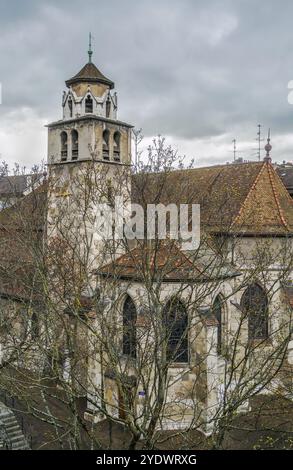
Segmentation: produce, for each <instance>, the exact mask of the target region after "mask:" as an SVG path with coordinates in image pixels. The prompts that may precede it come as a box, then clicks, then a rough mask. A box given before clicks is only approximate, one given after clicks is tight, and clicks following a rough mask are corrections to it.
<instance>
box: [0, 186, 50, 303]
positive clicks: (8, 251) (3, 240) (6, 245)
mask: <svg viewBox="0 0 293 470" xmlns="http://www.w3.org/2000/svg"><path fill="white" fill-rule="evenodd" d="M46 199H47V187H46V185H42V186H40V187H38V188H37V189H36V190H35V191H34V192H32V193H30V194H29V195H27V196H25V197H24V198H22V199H20V200H18V201H17V203H16V204H15V205H14V206H12V207H10V208H8V209H4V210H2V211H1V212H0V295H2V296H10V297H14V298H18V299H23V300H25V299H26V300H28V299H32V298H33V297H34V298H36V296H37V295H38V294H39V293H40V290H39V289H38V288H37V282H38V281H37V275H38V273H39V271H38V266H37V264H38V263H36V259H37V258H38V257H41V256H42V243H43V228H44V223H45V220H46Z"/></svg>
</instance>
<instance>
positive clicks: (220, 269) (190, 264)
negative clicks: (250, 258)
mask: <svg viewBox="0 0 293 470" xmlns="http://www.w3.org/2000/svg"><path fill="white" fill-rule="evenodd" d="M193 255H194V254H193V253H190V254H187V253H183V251H182V250H181V249H180V248H179V247H178V246H177V243H176V242H174V241H171V240H170V241H165V240H164V241H160V242H157V243H156V244H154V243H153V244H148V245H144V246H142V245H140V246H137V247H136V248H134V249H133V250H131V251H130V252H128V253H126V254H124V255H122V256H120V257H119V258H117V259H116V260H114V261H113V262H111V263H109V264H107V265H105V266H103V267H101V268H100V269H98V270H97V274H98V275H101V276H104V277H111V278H113V277H115V278H117V279H118V278H120V279H121V278H123V279H136V280H138V281H142V280H148V281H149V280H152V281H156V280H160V281H162V282H176V281H189V282H191V281H192V282H197V281H198V282H202V281H204V280H213V279H225V278H228V277H234V276H237V275H238V273H237V272H236V271H235V270H233V269H232V268H231V267H230V266H229V265H226V264H225V263H224V262H223V260H222V259H220V257H218V256H217V254H216V253H215V252H213V254H212V261H211V258H210V259H209V260H207V259H205V260H204V258H202V259H199V258H200V257H199V256H198V253H196V255H195V256H193Z"/></svg>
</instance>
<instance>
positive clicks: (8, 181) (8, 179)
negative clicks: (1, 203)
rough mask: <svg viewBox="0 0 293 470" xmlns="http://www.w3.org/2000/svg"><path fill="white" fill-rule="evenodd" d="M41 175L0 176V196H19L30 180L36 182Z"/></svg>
mask: <svg viewBox="0 0 293 470" xmlns="http://www.w3.org/2000/svg"><path fill="white" fill-rule="evenodd" d="M41 176H42V175H39V174H34V175H11V176H0V197H1V198H2V197H5V196H14V195H15V196H21V195H23V193H24V192H25V191H26V190H27V189H28V187H29V186H30V184H31V182H32V181H34V182H36V181H37V180H38V179H39V178H40V177H41Z"/></svg>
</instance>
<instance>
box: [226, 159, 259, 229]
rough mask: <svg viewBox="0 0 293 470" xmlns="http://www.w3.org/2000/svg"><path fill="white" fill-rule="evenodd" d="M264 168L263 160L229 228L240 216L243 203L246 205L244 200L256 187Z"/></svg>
mask: <svg viewBox="0 0 293 470" xmlns="http://www.w3.org/2000/svg"><path fill="white" fill-rule="evenodd" d="M264 168H265V162H264V163H263V164H262V166H261V167H260V170H259V172H258V174H257V175H256V177H255V179H254V181H253V183H252V185H251V187H250V189H249V191H248V193H247V194H246V196H245V199H244V201H243V203H242V204H241V207H240V209H239V211H238V214H237V215H236V216H235V218H234V220H233V221H232V222H231V228H232V227H233V225H235V223H236V221H237V219H239V217H240V216H241V214H242V212H243V210H244V207H245V205H246V202H247V200H248V198H249V196H250V194H251V193H252V191H253V190H254V189H255V187H256V185H257V182H258V180H259V178H260V175H261V174H262V172H263V170H264Z"/></svg>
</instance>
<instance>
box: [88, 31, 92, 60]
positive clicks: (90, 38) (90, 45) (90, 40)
mask: <svg viewBox="0 0 293 470" xmlns="http://www.w3.org/2000/svg"><path fill="white" fill-rule="evenodd" d="M88 55H89V63H91V61H92V55H93V51H92V33H90V34H89V50H88Z"/></svg>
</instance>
